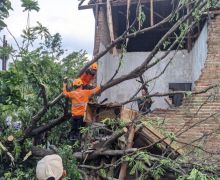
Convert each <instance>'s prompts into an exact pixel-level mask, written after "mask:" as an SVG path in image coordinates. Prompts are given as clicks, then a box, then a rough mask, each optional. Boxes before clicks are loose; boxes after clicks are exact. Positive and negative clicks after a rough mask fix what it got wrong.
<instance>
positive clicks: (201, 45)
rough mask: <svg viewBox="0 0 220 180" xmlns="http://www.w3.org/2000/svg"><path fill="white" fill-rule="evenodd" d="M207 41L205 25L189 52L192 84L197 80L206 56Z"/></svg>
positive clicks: (206, 26) (206, 27)
mask: <svg viewBox="0 0 220 180" xmlns="http://www.w3.org/2000/svg"><path fill="white" fill-rule="evenodd" d="M207 41H208V25H207V23H206V24H205V26H204V27H203V30H202V32H201V34H200V36H199V38H198V39H197V41H196V43H195V45H194V47H193V49H192V51H191V52H190V58H191V59H192V62H193V64H192V70H193V74H192V80H193V82H194V81H196V80H198V79H199V76H200V74H201V70H202V68H203V67H204V63H205V60H206V58H207V54H208V44H207Z"/></svg>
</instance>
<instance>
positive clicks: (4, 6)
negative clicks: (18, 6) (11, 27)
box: [0, 0, 12, 31]
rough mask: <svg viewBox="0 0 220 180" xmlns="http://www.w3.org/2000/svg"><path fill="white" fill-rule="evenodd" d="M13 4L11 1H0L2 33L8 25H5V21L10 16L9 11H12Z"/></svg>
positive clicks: (0, 27) (0, 28)
mask: <svg viewBox="0 0 220 180" xmlns="http://www.w3.org/2000/svg"><path fill="white" fill-rule="evenodd" d="M11 9H12V7H11V2H10V1H9V0H2V1H0V31H1V30H2V29H3V28H4V27H6V26H7V25H6V24H5V23H4V19H5V18H7V17H8V16H9V10H11Z"/></svg>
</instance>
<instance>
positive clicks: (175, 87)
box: [169, 83, 192, 107]
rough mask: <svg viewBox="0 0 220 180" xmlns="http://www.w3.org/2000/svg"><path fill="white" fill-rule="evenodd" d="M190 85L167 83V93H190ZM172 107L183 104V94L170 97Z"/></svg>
mask: <svg viewBox="0 0 220 180" xmlns="http://www.w3.org/2000/svg"><path fill="white" fill-rule="evenodd" d="M191 90H192V83H169V91H170V92H173V91H191ZM169 98H170V99H171V100H172V105H174V106H175V107H178V106H181V105H182V102H183V94H175V95H170V96H169Z"/></svg>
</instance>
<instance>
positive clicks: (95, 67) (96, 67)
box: [90, 63, 98, 71]
mask: <svg viewBox="0 0 220 180" xmlns="http://www.w3.org/2000/svg"><path fill="white" fill-rule="evenodd" d="M90 68H91V69H92V70H96V71H97V69H98V64H97V63H93V64H92V65H91V66H90Z"/></svg>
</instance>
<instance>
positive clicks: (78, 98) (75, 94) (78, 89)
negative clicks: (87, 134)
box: [63, 78, 101, 140]
mask: <svg viewBox="0 0 220 180" xmlns="http://www.w3.org/2000/svg"><path fill="white" fill-rule="evenodd" d="M82 86H83V82H82V80H81V79H80V78H79V79H75V80H74V81H73V87H74V88H75V90H74V91H70V92H68V91H67V79H64V85H63V94H64V95H65V96H66V97H68V98H70V99H71V100H72V109H71V111H72V118H71V121H70V122H71V124H72V128H71V131H70V140H76V139H78V138H79V136H80V129H79V128H80V127H82V126H83V119H84V114H85V111H86V106H87V103H88V101H89V97H90V96H92V95H93V94H95V93H97V92H99V91H100V89H101V88H100V86H97V87H96V88H94V89H91V90H86V89H82Z"/></svg>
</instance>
